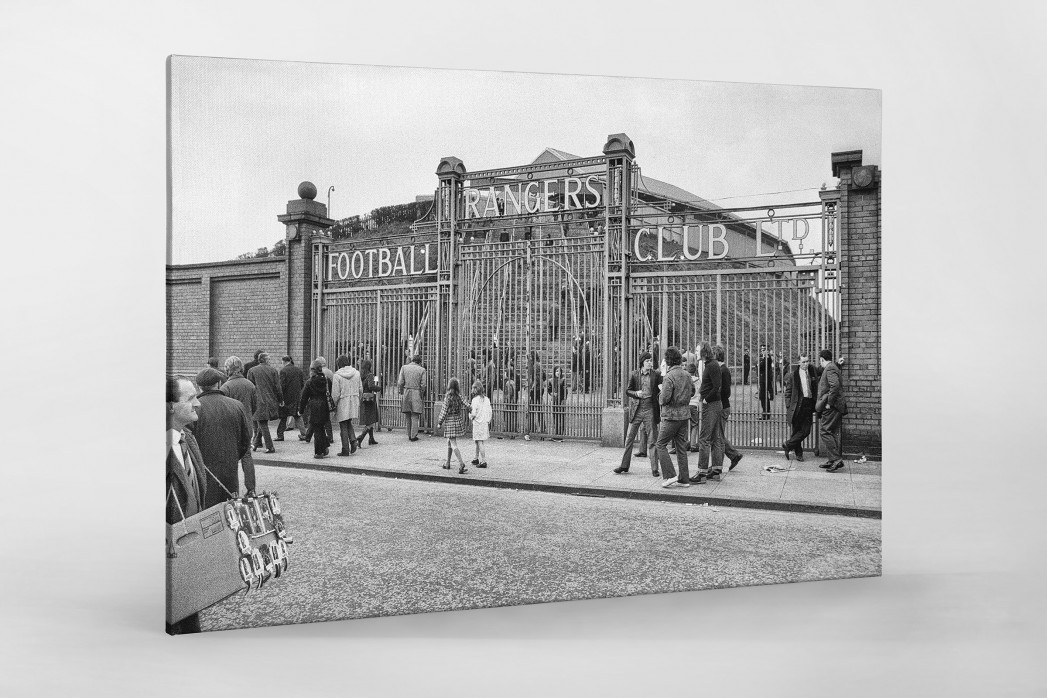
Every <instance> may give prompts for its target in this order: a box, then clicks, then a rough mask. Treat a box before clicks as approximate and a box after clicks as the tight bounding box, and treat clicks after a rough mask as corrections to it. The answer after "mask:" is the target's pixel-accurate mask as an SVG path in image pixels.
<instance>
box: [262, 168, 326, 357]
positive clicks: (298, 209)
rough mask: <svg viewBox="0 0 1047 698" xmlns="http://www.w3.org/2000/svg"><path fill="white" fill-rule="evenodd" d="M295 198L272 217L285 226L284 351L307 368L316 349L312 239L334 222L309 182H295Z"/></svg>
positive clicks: (314, 187)
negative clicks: (285, 294) (285, 329)
mask: <svg viewBox="0 0 1047 698" xmlns="http://www.w3.org/2000/svg"><path fill="white" fill-rule="evenodd" d="M298 196H299V198H298V199H294V200H292V201H288V202H287V213H285V214H283V215H278V216H277V217H276V218H277V220H279V221H280V222H281V223H283V224H284V226H286V240H287V353H288V354H290V355H291V357H292V358H293V359H294V361H295V363H296V364H297V365H298V366H299V367H301V368H303V369H305V370H307V369H308V368H309V362H310V361H311V360H312V359H313V358H314V354H315V352H316V349H315V348H314V347H313V346H312V342H311V337H312V324H313V312H312V295H313V281H314V278H313V244H312V243H313V239H314V238H315V237H317V236H320V235H322V231H324V230H326V229H327V228H329V227H330V226H331V225H332V224H333V223H334V221H333V220H331V219H330V218H328V217H327V206H326V205H325V204H322V203H320V202H318V201H314V199H315V198H316V186H315V185H314V184H313V183H312V182H302V183H301V184H299V185H298Z"/></svg>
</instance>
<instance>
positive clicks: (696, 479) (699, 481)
mask: <svg viewBox="0 0 1047 698" xmlns="http://www.w3.org/2000/svg"><path fill="white" fill-rule="evenodd" d="M691 482H692V483H693V484H695V485H704V484H705V476H704V475H702V474H701V473H699V474H698V475H695V476H693V477H692V478H691Z"/></svg>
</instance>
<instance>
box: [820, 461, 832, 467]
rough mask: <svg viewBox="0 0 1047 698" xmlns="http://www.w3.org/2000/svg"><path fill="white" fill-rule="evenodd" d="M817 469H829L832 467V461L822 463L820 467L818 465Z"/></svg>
mask: <svg viewBox="0 0 1047 698" xmlns="http://www.w3.org/2000/svg"><path fill="white" fill-rule="evenodd" d="M818 467H819V468H831V467H833V462H832V461H829V462H828V463H822V464H821V465H819V466H818Z"/></svg>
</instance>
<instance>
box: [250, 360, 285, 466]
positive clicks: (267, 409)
mask: <svg viewBox="0 0 1047 698" xmlns="http://www.w3.org/2000/svg"><path fill="white" fill-rule="evenodd" d="M247 380H249V381H250V382H251V383H253V384H254V388H255V393H254V397H255V401H254V413H253V414H251V418H252V419H253V420H254V448H261V446H262V441H263V440H265V452H266V453H275V452H276V449H275V448H273V445H272V435H271V434H270V433H269V421H270V420H276V419H280V408H281V407H283V406H284V392H283V390H281V388H280V371H279V370H276V369H275V368H273V367H272V366H270V365H269V355H268V354H266V353H265V352H262V354H259V365H257V366H254V367H253V368H251V369H250V370H249V371H247Z"/></svg>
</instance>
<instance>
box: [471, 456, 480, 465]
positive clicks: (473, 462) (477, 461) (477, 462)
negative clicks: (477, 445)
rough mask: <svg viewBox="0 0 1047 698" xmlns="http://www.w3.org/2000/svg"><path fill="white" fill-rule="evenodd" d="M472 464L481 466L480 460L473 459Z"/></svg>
mask: <svg viewBox="0 0 1047 698" xmlns="http://www.w3.org/2000/svg"><path fill="white" fill-rule="evenodd" d="M470 464H471V465H479V464H480V459H479V458H473V459H472V461H470Z"/></svg>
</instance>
